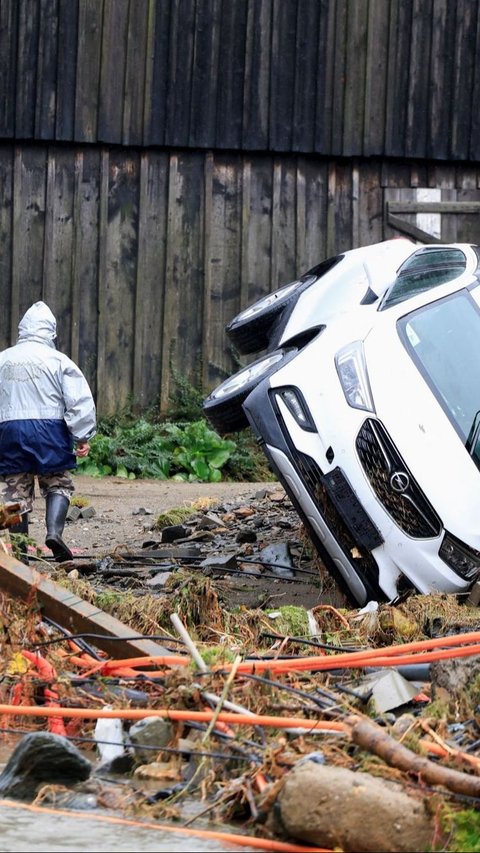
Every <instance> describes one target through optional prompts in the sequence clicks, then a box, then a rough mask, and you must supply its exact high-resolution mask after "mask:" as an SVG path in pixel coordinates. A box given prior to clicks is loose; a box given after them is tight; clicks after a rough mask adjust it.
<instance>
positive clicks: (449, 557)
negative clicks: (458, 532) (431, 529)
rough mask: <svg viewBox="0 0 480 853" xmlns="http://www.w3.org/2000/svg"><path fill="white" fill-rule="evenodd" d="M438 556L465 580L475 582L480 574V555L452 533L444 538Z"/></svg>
mask: <svg viewBox="0 0 480 853" xmlns="http://www.w3.org/2000/svg"><path fill="white" fill-rule="evenodd" d="M438 554H439V556H440V557H441V558H442V560H444V562H445V563H446V564H447V566H449V567H450V568H451V569H453V571H454V572H456V573H457V575H460V577H461V578H464V579H465V580H469V581H473V580H475V578H476V577H477V575H479V574H480V553H479V552H478V551H475V550H474V549H473V548H469V547H468V545H465V544H464V543H463V542H460V540H459V539H455V537H454V536H452V535H451V534H450V533H446V534H445V536H444V537H443V542H442V544H441V546H440V550H439V552H438Z"/></svg>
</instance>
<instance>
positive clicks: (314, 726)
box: [0, 705, 345, 732]
mask: <svg viewBox="0 0 480 853" xmlns="http://www.w3.org/2000/svg"><path fill="white" fill-rule="evenodd" d="M58 713H61V715H62V717H70V718H77V719H84V720H98V719H115V718H118V719H122V720H143V719H144V717H162V718H165V719H168V720H183V721H187V722H188V721H189V720H191V721H197V722H201V723H208V722H210V720H211V719H212V717H213V715H214V713H215V712H214V711H183V710H176V709H175V710H171V711H169V710H167V709H166V708H112V709H107V708H52V707H49V706H47V705H0V716H1V715H2V714H7V715H10V716H14V717H17V716H24V717H52V716H54V715H55V714H57V715H58ZM217 719H218V720H220V721H221V722H224V723H233V724H238V725H242V726H266V727H272V728H278V729H284V728H286V729H294V728H295V729H297V728H303V729H306V730H307V731H317V732H318V731H323V732H344V731H345V728H344V726H343V723H340V722H337V721H334V720H326V721H325V720H306V719H304V718H302V717H275V716H273V715H267V714H236V713H234V712H232V711H221V712H220V714H219V715H218V717H217Z"/></svg>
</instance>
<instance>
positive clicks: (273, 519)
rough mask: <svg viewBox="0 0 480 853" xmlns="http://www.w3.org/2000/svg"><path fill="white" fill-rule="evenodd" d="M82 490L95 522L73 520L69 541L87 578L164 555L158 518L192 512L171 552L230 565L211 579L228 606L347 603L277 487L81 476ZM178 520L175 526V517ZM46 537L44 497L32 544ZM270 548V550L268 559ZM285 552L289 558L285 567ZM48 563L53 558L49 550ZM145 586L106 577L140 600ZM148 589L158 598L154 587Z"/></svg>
mask: <svg viewBox="0 0 480 853" xmlns="http://www.w3.org/2000/svg"><path fill="white" fill-rule="evenodd" d="M75 485H76V491H75V498H76V499H78V500H79V502H84V503H85V505H86V508H87V511H86V513H85V514H87V515H88V513H89V512H91V511H92V510H94V515H92V516H91V517H90V518H83V517H80V518H78V519H77V520H75V521H68V522H67V525H66V529H65V534H64V538H65V541H66V542H67V544H68V545H69V547H70V548H71V550H72V552H73V554H74V558H75V564H76V566H77V567H78V569H79V570H80V572H82V573H83V568H84V567H88V566H89V565H90V564H91V563H97V564H98V562H99V561H101V560H102V558H103V557H105V556H107V555H110V554H112V553H114V554H117V553H120V554H127V555H128V554H133V553H140V554H141V553H145V554H147V549H146V548H145V546H146V545H148V546H149V548H150V549H152V548H153V550H154V551H156V552H158V549H160V551H161V553H162V554H163V553H164V551H165V547H164V543H163V538H164V534H162V531H161V530H160V529H158V526H156V523H157V521H158V519H159V517H161V516H164V515H165V514H168V513H170V512H171V511H172V510H173V511H175V510H178V509H180V510H182V509H188V508H191V509H193V510H194V512H192V515H191V517H190V518H187V519H186V520H185V521H184V524H185V527H186V528H187V529H186V531H185V533H186V534H187V535H186V536H185V537H183V538H180V539H177V540H176V541H175V543H172V545H171V548H172V549H173V552H172V553H173V554H175V553H178V552H179V553H183V552H185V549H186V545H187V544H188V546H189V549H188V552H189V553H192V550H193V553H195V554H196V555H197V556H195V557H194V560H193V561H192V564H191V565H193V566H196V565H198V566H199V565H200V563H201V562H202V560H203V559H209V558H212V557H213V556H215V555H216V556H217V557H219V558H220V559H222V560H224V561H226V564H225V572H222V571H221V570H219V569H218V568H216V567H214V568H213V569H212V570H211V572H210V575H211V576H212V577H213V578H214V580H215V583H216V586H217V587H218V588H219V590H220V592H221V594H222V600H223V601H224V602H225V604H226V605H227V606H238V605H244V606H246V607H249V608H258V607H265V606H268V607H269V608H271V607H277V606H282V605H290V604H292V605H301V606H303V607H306V608H307V609H310V608H312V607H315V606H316V605H317V604H319V603H333V604H336V605H342V604H345V600H344V598H343V595H342V594H341V592H340V591H339V590H338V588H337V587H336V585H335V584H334V582H333V581H332V580H331V579H330V578H329V577H328V576H327V575H326V573H325V571H324V570H323V567H322V564H321V562H320V560H319V558H318V556H317V555H316V554H315V552H314V551H313V550H312V547H311V543H310V540H309V539H308V536H307V535H306V533H305V530H304V528H303V525H302V524H301V522H300V519H299V517H298V514H297V513H296V511H295V510H294V508H293V507H292V505H291V503H290V500H289V499H288V497H287V496H286V494H285V491H284V490H283V488H282V487H281V486H280V485H279V484H278V483H276V482H266V483H232V482H222V483H185V482H176V481H173V480H168V481H159V480H126V479H123V478H118V477H107V478H102V479H95V478H92V477H85V476H80V475H79V476H76V477H75ZM72 503H75V501H73V502H72ZM205 516H207V517H212V516H213V519H214V522H215V519H216V520H217V522H218V523H217V524H215V523H213V525H212V524H209V525H208V526H207V527H206V528H205V527H204V526H203V519H204V517H205ZM172 520H173V523H174V522H175V517H173V519H172ZM44 535H45V533H44V501H43V499H42V498H41V497H37V499H36V502H35V507H34V511H33V512H32V513H31V516H30V537H31V538H32V540H34V541H35V542H36V543H37V544H38V545H40V546H43V540H44ZM157 545H158V549H157ZM267 548H268V549H270V550H269V551H267V552H265V549H267ZM272 548H273V551H274V553H273V557H272V554H271V553H270V551H271V549H272ZM162 549H163V550H162ZM182 549H183V550H182ZM195 549H196V550H195ZM284 553H285V554H287V555H288V556H287V557H286V558H285V559H286V563H285V559H284V558H283V557H282V555H283V554H284ZM45 556H46V557H49V556H50V552H49V551H45ZM256 557H258V558H259V560H260V562H259V563H258V564H257V563H255V558H256ZM242 558H245V560H246V561H247V562H242ZM262 559H267V560H268V559H270V560H273V562H277V563H279V567H278V568H277V566H274V565H268V564H267V565H264V564H262V562H261V560H262ZM161 562H163V561H160V563H161ZM286 564H290V565H291V566H292V567H293V575H292V573H291V572H289V571H288V570H286V571H284V570H283V569H282V566H284V565H286ZM232 565H233V568H232ZM236 567H239V571H237V570H236ZM125 571H126V570H125ZM203 571H204V573H205V569H204V570H203ZM207 573H208V571H207ZM150 575H153V572H151V573H150ZM149 577H150V576H149ZM141 581H142V573H141V572H138V573H137V574H136V576H135V577H132V576H131V575H130V576H129V575H128V573H126V574H125V575H124V576H123V577H121V576H120V575H118V574H114V573H107V574H105V582H106V583H108V584H109V585H113V586H116V587H120V588H124V589H125V590H128V591H132V590H135V591H136V592H137V594H141V591H142V584H141ZM143 589H144V591H145V592H148V593H150V592H152V591H153V589H152V587H151V586H150V585H149V584H148V585H145V586H144V587H143ZM158 591H160V590H158Z"/></svg>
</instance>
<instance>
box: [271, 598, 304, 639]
mask: <svg viewBox="0 0 480 853" xmlns="http://www.w3.org/2000/svg"><path fill="white" fill-rule="evenodd" d="M269 612H270V613H279V614H280V615H279V616H277V617H276V619H275V620H273V621H272V624H273V625H274V627H275V630H276V631H278V632H279V633H280V634H285V635H288V636H290V637H308V636H309V633H310V632H309V627H308V614H307V611H306V610H305V608H304V607H297V606H295V605H294V604H285V605H283V606H282V607H279V608H278V610H271V611H269Z"/></svg>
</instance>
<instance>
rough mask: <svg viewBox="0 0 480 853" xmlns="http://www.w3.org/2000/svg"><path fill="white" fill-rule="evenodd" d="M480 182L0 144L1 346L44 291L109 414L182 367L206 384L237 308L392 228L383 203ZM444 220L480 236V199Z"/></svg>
mask: <svg viewBox="0 0 480 853" xmlns="http://www.w3.org/2000/svg"><path fill="white" fill-rule="evenodd" d="M479 184H480V167H479V168H477V167H475V166H468V165H457V166H456V167H455V168H453V167H452V166H451V165H449V164H445V165H444V166H442V165H441V164H439V163H438V162H431V163H425V162H423V161H421V162H416V161H412V162H410V163H407V162H405V161H395V160H392V161H385V160H383V159H382V158H368V159H365V160H363V159H351V160H346V159H342V160H340V161H337V160H335V159H331V158H330V159H329V158H318V157H316V156H308V155H305V154H289V155H280V154H276V155H272V154H261V153H256V154H240V155H239V154H237V153H235V152H220V153H219V152H212V151H209V152H201V151H190V152H189V151H186V150H183V151H177V150H171V151H165V150H154V149H153V150H148V151H147V150H134V149H126V148H121V147H114V148H109V147H107V146H104V147H101V148H97V147H93V146H89V145H84V146H76V147H74V146H65V145H51V146H50V145H49V146H47V145H41V144H38V143H35V144H22V145H20V144H18V143H17V144H16V145H12V144H10V143H4V144H2V145H0V239H1V244H2V252H1V253H0V274H1V276H2V296H3V302H2V307H3V311H2V312H1V314H0V346H1V347H5V346H7V345H10V344H11V343H12V342H13V341H14V340H15V337H16V331H17V325H18V321H19V319H20V317H21V316H22V314H23V313H24V311H25V310H26V309H27V308H28V307H29V305H30V304H31V303H32V302H34V301H36V300H37V299H44V300H45V301H46V302H48V304H49V305H50V306H51V308H52V310H53V311H54V313H55V314H56V316H57V318H58V325H59V345H60V346H61V348H62V349H64V350H65V351H66V352H68V353H69V354H71V356H72V357H73V358H74V359H75V360H76V361H77V362H78V363H79V364H80V366H81V367H82V369H83V370H84V371H85V374H86V375H87V377H88V379H89V382H90V383H91V385H92V389H93V390H94V393H95V395H96V399H97V404H98V408H99V412H100V413H101V414H108V413H114V412H118V411H119V410H120V409H121V408H122V407H129V406H131V405H134V406H135V407H137V408H138V409H146V408H148V407H159V406H160V407H161V408H162V409H163V410H165V409H166V408H167V406H168V402H169V396H170V394H171V392H172V389H173V388H174V386H175V379H176V377H178V376H181V377H182V378H186V379H188V381H190V382H191V383H192V384H193V385H195V386H196V387H198V388H200V389H202V390H207V389H209V388H211V387H213V386H214V385H215V384H217V383H218V382H219V381H221V380H222V379H223V378H224V377H225V376H226V375H227V374H228V373H230V372H231V371H232V370H233V369H235V368H236V367H237V366H238V364H239V363H242V362H241V360H239V358H238V355H237V354H236V353H235V352H234V351H232V349H231V347H230V346H229V344H228V341H227V339H226V337H225V334H224V327H225V325H226V323H227V322H228V321H229V320H230V319H231V318H232V317H233V316H234V315H235V314H236V313H237V312H238V311H239V310H240V309H241V308H243V307H245V306H246V305H247V304H248V303H250V302H251V301H253V300H255V299H257V298H259V297H260V296H262V295H264V294H266V293H268V292H270V291H271V290H273V289H275V288H276V287H278V286H280V285H281V284H284V283H286V282H287V281H290V280H292V279H294V278H295V277H296V276H298V275H300V274H302V273H303V272H305V271H306V270H307V269H308V268H309V267H311V266H313V265H314V264H316V263H318V262H319V261H321V260H323V259H324V258H326V257H328V256H329V255H332V254H335V253H337V252H341V251H344V250H347V249H350V248H353V247H355V246H358V245H362V244H368V243H373V242H377V241H379V240H382V239H386V238H388V237H392V236H398V231H396V230H395V229H393V228H391V227H389V226H388V221H387V216H386V206H387V203H388V202H393V201H396V202H405V201H412V200H413V201H414V200H415V199H416V190H417V188H418V187H424V188H428V187H437V188H439V189H440V194H441V199H442V200H443V201H464V202H467V201H468V202H470V201H478V198H479ZM404 221H405V222H407V223H410V224H412V225H415V221H416V217H415V214H409V213H406V214H405V215H404ZM441 221H442V239H443V240H444V241H450V240H460V241H473V242H480V229H479V225H478V222H479V217H478V213H477V214H475V213H472V212H471V211H470V212H469V213H465V214H463V213H462V214H461V215H459V214H454V213H446V214H442V220H441Z"/></svg>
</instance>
